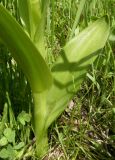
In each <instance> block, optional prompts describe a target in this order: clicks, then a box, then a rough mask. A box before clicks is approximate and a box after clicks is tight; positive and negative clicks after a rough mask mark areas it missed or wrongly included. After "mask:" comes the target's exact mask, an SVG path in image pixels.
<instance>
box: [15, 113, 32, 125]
mask: <svg viewBox="0 0 115 160" xmlns="http://www.w3.org/2000/svg"><path fill="white" fill-rule="evenodd" d="M17 119H18V121H19V122H20V123H21V124H22V125H25V123H26V122H30V119H31V117H30V115H29V114H28V113H26V112H25V111H22V112H21V113H20V114H19V115H18V117H17Z"/></svg>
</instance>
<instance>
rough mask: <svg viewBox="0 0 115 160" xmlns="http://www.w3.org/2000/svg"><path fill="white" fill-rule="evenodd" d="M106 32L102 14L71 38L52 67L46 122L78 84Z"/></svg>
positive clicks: (95, 55) (72, 93)
mask: <svg viewBox="0 0 115 160" xmlns="http://www.w3.org/2000/svg"><path fill="white" fill-rule="evenodd" d="M108 35H109V22H108V17H107V16H104V17H102V18H100V19H99V20H97V21H95V22H94V23H93V24H91V25H90V26H89V27H87V28H86V29H84V30H83V31H82V32H81V33H80V34H79V35H78V36H77V37H75V38H73V39H72V40H70V41H69V42H68V43H67V44H66V45H65V47H64V51H63V52H62V53H61V56H60V57H59V58H58V60H57V62H56V64H54V66H53V67H52V75H53V77H54V85H53V86H52V88H51V89H50V91H49V93H48V99H47V104H48V107H49V114H48V121H47V123H48V124H47V126H49V125H50V124H51V122H52V121H53V120H54V119H55V118H56V117H57V116H58V115H59V114H60V113H62V111H63V110H64V109H65V107H66V106H67V103H68V102H69V101H70V99H71V98H72V97H73V95H74V94H75V93H76V91H77V90H78V89H79V88H80V85H81V82H82V81H83V79H84V76H85V75H86V73H87V69H88V67H89V65H90V64H91V63H93V61H94V60H95V59H96V57H97V54H98V53H99V52H96V51H97V50H99V49H100V48H102V47H104V45H105V43H106V40H107V38H108Z"/></svg>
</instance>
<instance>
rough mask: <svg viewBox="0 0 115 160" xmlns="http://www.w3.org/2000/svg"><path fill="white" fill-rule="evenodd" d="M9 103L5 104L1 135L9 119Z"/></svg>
mask: <svg viewBox="0 0 115 160" xmlns="http://www.w3.org/2000/svg"><path fill="white" fill-rule="evenodd" d="M7 116H8V105H7V103H5V104H4V110H3V117H2V122H1V123H0V135H1V134H2V133H3V131H4V128H5V123H7V121H8V117H7Z"/></svg>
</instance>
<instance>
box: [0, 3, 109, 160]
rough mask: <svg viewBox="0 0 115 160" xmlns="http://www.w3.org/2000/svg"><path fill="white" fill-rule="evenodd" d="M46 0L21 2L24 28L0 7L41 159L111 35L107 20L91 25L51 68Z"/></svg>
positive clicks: (2, 34)
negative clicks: (27, 94)
mask: <svg viewBox="0 0 115 160" xmlns="http://www.w3.org/2000/svg"><path fill="white" fill-rule="evenodd" d="M47 6H48V1H47V0H42V1H39V0H36V1H35V0H25V1H23V0H19V1H18V8H19V13H20V19H21V22H22V25H20V24H18V22H17V21H16V20H15V19H14V18H13V17H12V16H11V15H10V13H9V12H8V11H7V10H6V9H5V8H4V7H3V6H2V5H0V40H1V41H2V42H3V43H4V44H5V45H6V46H7V47H8V49H9V51H10V52H11V53H12V56H13V57H14V59H15V60H16V61H17V63H18V64H19V65H20V66H21V68H22V70H23V72H24V74H25V76H26V77H27V79H28V81H29V83H30V86H31V89H32V92H33V100H34V108H33V116H32V119H33V129H34V133H35V136H36V153H37V156H38V157H42V156H43V155H44V154H45V153H46V152H47V149H48V139H47V130H48V127H49V126H50V125H51V123H52V122H53V121H54V120H55V119H56V118H57V117H58V116H59V115H60V114H61V113H62V112H63V111H64V109H65V108H66V106H67V104H68V102H69V101H70V100H71V99H72V97H73V96H74V95H75V93H76V91H77V90H78V89H79V87H80V84H81V83H82V81H83V79H84V76H85V75H86V73H87V69H88V67H89V65H90V64H91V63H92V62H93V61H94V60H95V59H96V57H97V52H96V51H97V50H99V49H100V48H102V47H104V45H105V43H106V41H107V38H108V35H109V22H108V17H107V16H104V17H102V18H100V19H98V20H96V21H95V22H94V23H92V24H90V25H89V26H88V27H87V28H86V29H84V30H83V31H82V32H81V33H79V34H78V35H77V36H75V37H74V38H72V39H71V40H69V42H67V43H66V45H65V46H64V48H63V49H62V51H61V53H60V56H59V57H58V58H57V60H56V62H55V63H54V64H53V65H52V67H51V69H49V67H48V65H47V63H46V58H47V52H46V49H45V47H44V46H46V45H44V28H45V14H46V10H47V9H46V8H47Z"/></svg>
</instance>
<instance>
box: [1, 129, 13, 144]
mask: <svg viewBox="0 0 115 160" xmlns="http://www.w3.org/2000/svg"><path fill="white" fill-rule="evenodd" d="M4 136H5V137H6V138H7V140H8V142H12V143H15V131H14V130H12V129H11V128H6V129H5V130H4Z"/></svg>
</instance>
